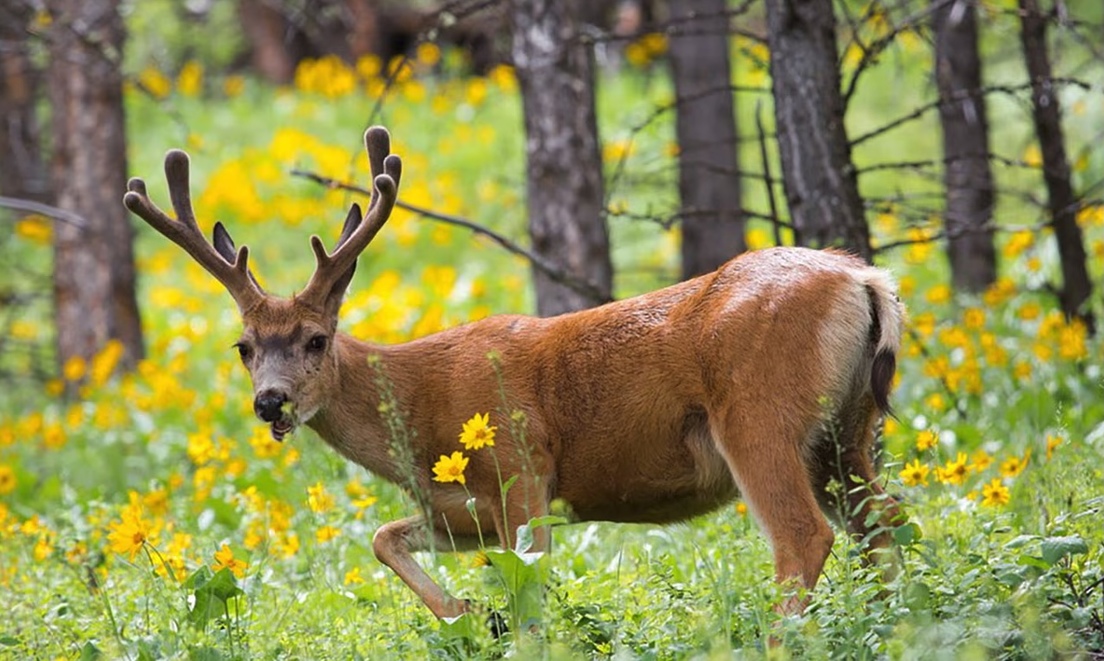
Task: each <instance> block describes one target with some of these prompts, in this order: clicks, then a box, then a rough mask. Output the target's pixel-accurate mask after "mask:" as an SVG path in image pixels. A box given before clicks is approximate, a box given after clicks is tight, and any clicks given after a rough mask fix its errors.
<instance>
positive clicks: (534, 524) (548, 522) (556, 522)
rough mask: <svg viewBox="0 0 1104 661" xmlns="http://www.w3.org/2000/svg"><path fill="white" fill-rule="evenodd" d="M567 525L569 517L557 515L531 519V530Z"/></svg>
mask: <svg viewBox="0 0 1104 661" xmlns="http://www.w3.org/2000/svg"><path fill="white" fill-rule="evenodd" d="M566 523H567V517H565V516H558V515H556V514H546V515H544V516H536V517H533V518H532V519H529V527H530V528H540V527H541V526H562V525H565V524H566Z"/></svg>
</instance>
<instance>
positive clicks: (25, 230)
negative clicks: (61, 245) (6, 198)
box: [15, 214, 54, 246]
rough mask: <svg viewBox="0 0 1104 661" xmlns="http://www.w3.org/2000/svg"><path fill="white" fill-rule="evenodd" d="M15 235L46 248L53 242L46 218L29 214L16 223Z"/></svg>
mask: <svg viewBox="0 0 1104 661" xmlns="http://www.w3.org/2000/svg"><path fill="white" fill-rule="evenodd" d="M15 235H16V236H18V237H21V238H24V239H27V240H28V241H30V242H32V243H37V244H39V245H42V246H48V245H50V243H51V242H52V241H53V237H54V231H53V226H52V225H51V224H50V220H49V219H48V218H46V217H45V216H40V215H37V214H31V215H27V216H24V217H23V218H21V219H19V220H18V221H16V223H15Z"/></svg>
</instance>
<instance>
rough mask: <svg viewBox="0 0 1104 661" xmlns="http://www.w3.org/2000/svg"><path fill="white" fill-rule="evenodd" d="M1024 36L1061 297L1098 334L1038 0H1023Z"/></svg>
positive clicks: (1064, 305)
mask: <svg viewBox="0 0 1104 661" xmlns="http://www.w3.org/2000/svg"><path fill="white" fill-rule="evenodd" d="M1020 20H1021V21H1022V23H1021V28H1022V29H1021V32H1020V36H1021V39H1022V42H1023V52H1024V60H1025V61H1026V63H1027V74H1028V76H1029V77H1030V79H1031V102H1032V106H1033V110H1034V113H1033V114H1034V119H1035V132H1036V134H1037V135H1038V137H1039V149H1040V150H1041V151H1042V153H1043V179H1044V180H1045V181H1046V188H1047V207H1048V208H1049V211H1050V222H1051V226H1052V227H1053V228H1054V237H1055V238H1056V239H1057V240H1058V255H1059V258H1060V259H1061V260H1062V289H1061V291H1060V293H1059V299H1060V301H1061V304H1062V310H1063V311H1064V312H1065V313H1066V316H1067V317H1069V318H1074V317H1076V318H1079V319H1081V320H1083V321H1084V322H1085V323H1086V325H1087V326H1088V327H1089V330H1090V332H1091V331H1092V330H1094V325H1093V321H1094V320H1093V316H1092V312H1091V311H1090V310H1089V309H1088V306H1087V305H1086V303H1087V302H1088V300H1089V296H1090V295H1091V294H1092V283H1091V282H1090V281H1089V273H1088V270H1087V269H1086V264H1085V245H1084V243H1083V242H1082V239H1081V228H1080V227H1078V226H1077V212H1078V208H1079V206H1080V204H1081V203H1080V200H1078V199H1077V197H1075V196H1074V194H1073V186H1072V184H1071V183H1070V165H1069V160H1068V158H1067V157H1066V143H1065V138H1064V137H1063V135H1062V109H1061V105H1060V102H1059V99H1058V93H1057V90H1056V88H1055V86H1054V81H1053V79H1052V78H1053V77H1052V74H1051V69H1050V58H1049V56H1048V55H1047V47H1046V17H1045V16H1043V14H1042V12H1040V11H1039V5H1038V3H1037V2H1036V0H1020Z"/></svg>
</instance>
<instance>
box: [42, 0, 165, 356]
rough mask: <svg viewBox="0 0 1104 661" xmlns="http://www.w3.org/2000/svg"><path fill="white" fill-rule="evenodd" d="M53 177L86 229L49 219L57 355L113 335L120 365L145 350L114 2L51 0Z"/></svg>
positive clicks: (88, 351) (60, 202) (81, 350)
mask: <svg viewBox="0 0 1104 661" xmlns="http://www.w3.org/2000/svg"><path fill="white" fill-rule="evenodd" d="M48 8H49V10H50V14H51V16H52V23H51V28H50V35H49V41H50V65H49V70H48V73H47V78H48V83H49V91H50V101H51V105H52V107H53V141H54V144H53V160H52V175H53V181H54V188H55V190H56V191H57V206H59V207H60V208H62V209H65V210H67V211H71V212H73V213H75V214H78V215H79V216H81V217H82V218H83V225H80V226H77V225H74V224H70V223H60V222H59V223H56V224H55V232H54V307H55V315H56V322H57V333H58V337H57V343H58V354H57V357H58V361H59V364H60V365H64V364H65V363H66V361H68V360H69V359H70V358H73V357H80V358H84V359H88V358H91V357H92V356H94V355H95V354H97V353H98V352H99V351H100V350H101V349H102V348H103V347H104V345H105V344H106V343H107V342H108V341H109V340H112V339H115V340H119V341H120V342H121V343H122V345H123V348H124V354H123V358H122V365H123V366H125V367H131V366H133V365H134V364H135V363H136V362H137V361H138V359H140V358H141V357H142V355H143V347H142V331H141V324H140V320H139V317H138V305H137V302H136V300H135V294H134V257H133V253H132V248H131V243H132V240H133V230H132V228H131V225H130V219H129V218H128V216H127V213H126V209H125V208H124V207H123V205H122V201H121V200H122V193H123V192H124V191H125V190H126V172H127V163H126V135H125V130H124V121H123V96H122V90H123V78H122V73H121V71H120V64H121V60H122V52H123V41H124V31H123V22H122V18H121V17H120V15H119V7H118V0H50V2H49V3H48Z"/></svg>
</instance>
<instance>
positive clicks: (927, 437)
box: [916, 429, 939, 452]
mask: <svg viewBox="0 0 1104 661" xmlns="http://www.w3.org/2000/svg"><path fill="white" fill-rule="evenodd" d="M938 442H939V435H938V434H936V433H935V432H933V431H932V430H930V429H925V430H924V431H922V432H920V433H919V434H917V435H916V449H917V450H919V451H921V452H925V451H927V450H930V449H932V448H934V447H935V444H936V443H938Z"/></svg>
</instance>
